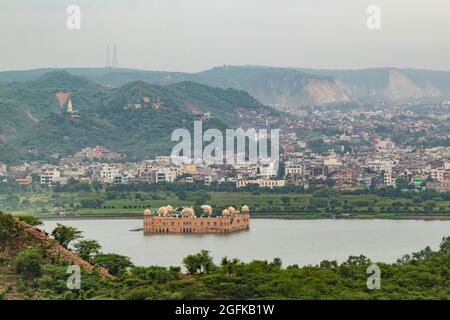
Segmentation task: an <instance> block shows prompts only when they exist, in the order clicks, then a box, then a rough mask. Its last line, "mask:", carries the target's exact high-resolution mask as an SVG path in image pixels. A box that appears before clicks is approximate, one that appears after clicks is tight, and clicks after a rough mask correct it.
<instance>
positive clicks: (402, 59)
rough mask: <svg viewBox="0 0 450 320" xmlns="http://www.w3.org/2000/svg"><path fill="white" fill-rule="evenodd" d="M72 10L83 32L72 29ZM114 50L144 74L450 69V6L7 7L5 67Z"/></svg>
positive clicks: (13, 3) (90, 57)
mask: <svg viewBox="0 0 450 320" xmlns="http://www.w3.org/2000/svg"><path fill="white" fill-rule="evenodd" d="M70 4H76V5H79V6H80V8H81V30H76V31H69V30H68V29H67V28H66V19H67V17H68V14H67V13H66V9H67V7H68V5H70ZM369 5H378V6H379V7H380V8H381V13H382V16H381V18H382V20H381V30H379V31H373V30H372V31H371V30H368V29H367V27H366V19H367V13H366V9H367V7H368V6H369ZM108 43H110V44H112V43H117V46H118V57H119V66H121V67H131V68H140V69H147V70H170V71H191V72H193V71H200V70H204V69H208V68H211V67H214V66H219V65H224V64H232V65H243V64H254V65H271V66H287V67H288V66H289V67H307V68H335V69H355V68H366V67H387V66H392V67H413V68H425V69H440V70H450V0H128V1H127V0H70V1H67V0H0V70H12V69H30V68H38V67H75V66H83V67H102V66H104V65H105V63H106V62H105V59H106V45H107V44H108Z"/></svg>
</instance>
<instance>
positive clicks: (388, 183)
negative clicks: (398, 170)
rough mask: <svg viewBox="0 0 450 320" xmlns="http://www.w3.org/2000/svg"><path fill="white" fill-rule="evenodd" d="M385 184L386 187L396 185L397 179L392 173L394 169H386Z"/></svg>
mask: <svg viewBox="0 0 450 320" xmlns="http://www.w3.org/2000/svg"><path fill="white" fill-rule="evenodd" d="M383 185H385V186H386V187H394V186H395V179H394V177H393V175H392V171H385V172H384V175H383Z"/></svg>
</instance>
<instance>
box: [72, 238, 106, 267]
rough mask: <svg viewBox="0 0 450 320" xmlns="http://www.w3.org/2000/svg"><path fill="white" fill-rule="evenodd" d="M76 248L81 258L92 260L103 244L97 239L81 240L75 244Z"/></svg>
mask: <svg viewBox="0 0 450 320" xmlns="http://www.w3.org/2000/svg"><path fill="white" fill-rule="evenodd" d="M74 247H75V250H76V252H77V254H78V255H79V256H80V258H81V259H83V260H86V261H89V262H91V261H92V260H93V259H94V258H95V256H97V255H98V254H99V252H100V249H101V248H102V246H101V245H100V244H99V243H98V242H97V241H95V240H81V241H79V242H78V243H76V244H75V246H74Z"/></svg>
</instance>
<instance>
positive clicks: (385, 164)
mask: <svg viewBox="0 0 450 320" xmlns="http://www.w3.org/2000/svg"><path fill="white" fill-rule="evenodd" d="M368 165H369V168H370V169H372V170H373V171H375V172H377V173H380V172H381V171H391V170H392V162H391V161H388V160H372V161H370V162H369V164H368Z"/></svg>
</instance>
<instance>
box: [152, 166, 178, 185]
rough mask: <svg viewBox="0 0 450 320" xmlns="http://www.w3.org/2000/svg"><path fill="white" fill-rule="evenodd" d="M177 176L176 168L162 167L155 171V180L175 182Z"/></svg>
mask: <svg viewBox="0 0 450 320" xmlns="http://www.w3.org/2000/svg"><path fill="white" fill-rule="evenodd" d="M176 178H177V169H176V168H161V169H158V170H156V172H155V182H156V183H158V182H174V181H175V180H176Z"/></svg>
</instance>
